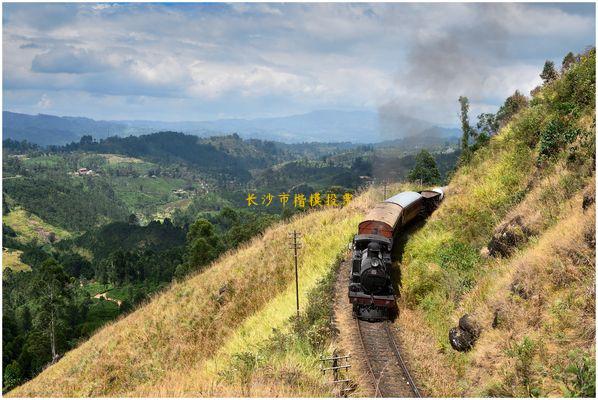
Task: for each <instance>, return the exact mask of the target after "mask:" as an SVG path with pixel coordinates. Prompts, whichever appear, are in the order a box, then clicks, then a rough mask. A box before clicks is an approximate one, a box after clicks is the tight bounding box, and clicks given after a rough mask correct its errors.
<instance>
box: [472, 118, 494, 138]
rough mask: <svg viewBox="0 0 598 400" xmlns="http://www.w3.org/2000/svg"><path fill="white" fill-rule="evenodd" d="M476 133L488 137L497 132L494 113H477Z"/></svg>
mask: <svg viewBox="0 0 598 400" xmlns="http://www.w3.org/2000/svg"><path fill="white" fill-rule="evenodd" d="M476 128H477V130H478V135H479V136H480V137H482V136H485V137H486V138H489V137H490V136H494V135H495V134H496V132H498V121H497V120H496V115H495V114H492V113H482V114H480V115H478V124H477V125H476Z"/></svg>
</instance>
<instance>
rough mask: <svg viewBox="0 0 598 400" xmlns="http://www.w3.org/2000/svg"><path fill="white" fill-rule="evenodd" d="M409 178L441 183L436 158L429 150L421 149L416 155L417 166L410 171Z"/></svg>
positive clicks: (427, 182) (428, 182)
mask: <svg viewBox="0 0 598 400" xmlns="http://www.w3.org/2000/svg"><path fill="white" fill-rule="evenodd" d="M408 179H409V180H410V181H412V182H415V181H421V183H422V184H438V183H440V172H439V171H438V167H437V166H436V160H434V157H433V156H432V154H430V153H429V152H428V151H427V150H422V151H420V152H419V153H418V154H417V156H416V157H415V166H414V167H413V169H412V170H411V171H409V175H408Z"/></svg>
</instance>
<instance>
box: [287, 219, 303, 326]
mask: <svg viewBox="0 0 598 400" xmlns="http://www.w3.org/2000/svg"><path fill="white" fill-rule="evenodd" d="M289 235H290V238H291V249H293V251H294V253H295V298H296V300H297V317H299V269H298V264H299V262H298V252H297V250H299V249H300V248H301V247H302V246H301V243H300V242H299V239H300V238H301V233H300V232H297V231H295V230H294V231H293V233H290V234H289Z"/></svg>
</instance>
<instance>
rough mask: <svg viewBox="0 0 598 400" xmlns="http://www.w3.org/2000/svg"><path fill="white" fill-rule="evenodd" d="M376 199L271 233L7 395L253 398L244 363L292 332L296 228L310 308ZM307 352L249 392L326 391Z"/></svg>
mask: <svg viewBox="0 0 598 400" xmlns="http://www.w3.org/2000/svg"><path fill="white" fill-rule="evenodd" d="M376 200H380V199H379V198H376ZM373 202H374V199H373V194H372V192H368V193H365V194H364V195H362V196H360V197H359V198H358V199H356V200H354V201H353V202H352V203H351V204H350V205H348V206H346V207H345V208H343V209H325V210H320V211H314V212H310V213H308V214H306V215H302V216H298V217H295V218H294V219H292V220H291V221H290V222H289V223H288V224H279V225H277V226H275V227H273V228H271V229H269V230H267V231H266V233H265V234H264V235H263V237H261V238H257V239H255V240H253V241H251V242H250V243H249V244H247V245H245V246H243V247H242V248H241V249H239V250H237V251H234V252H232V253H230V254H226V255H224V256H223V257H221V258H220V260H219V261H217V262H215V263H214V265H212V266H211V267H209V268H207V269H205V270H204V271H203V272H201V273H199V274H197V275H195V276H193V277H191V278H189V279H187V280H185V281H184V282H180V283H175V284H173V285H172V286H171V287H170V288H169V289H168V290H166V291H164V292H163V293H161V294H160V295H158V296H156V297H155V298H153V299H152V300H151V301H150V302H149V303H148V304H147V305H145V306H143V307H141V308H140V309H138V310H137V311H135V312H133V313H132V314H130V315H129V316H127V317H126V318H123V319H122V320H119V321H117V322H115V323H113V324H111V325H109V326H107V327H105V328H103V329H102V330H100V331H99V332H98V333H97V334H96V335H94V336H93V337H92V338H91V339H90V340H88V341H87V342H85V343H83V344H82V345H81V346H79V347H78V348H76V349H75V350H73V351H71V352H69V353H67V354H66V355H65V356H64V357H63V358H62V359H61V360H60V361H59V362H58V363H57V364H55V365H53V366H50V367H49V368H47V369H46V370H45V371H44V372H42V373H41V374H40V375H39V376H37V377H36V378H35V379H33V380H32V381H30V382H28V383H26V384H24V385H23V386H21V387H18V388H16V389H15V390H13V391H12V392H10V393H9V396H19V397H22V396H65V397H73V396H138V395H143V396H158V395H169V396H198V395H220V396H222V395H226V394H230V395H242V394H247V393H248V392H247V391H246V390H248V386H249V384H248V382H246V377H245V376H244V375H243V371H241V372H239V368H240V367H239V365H240V364H239V360H240V359H241V360H243V356H244V354H247V352H251V351H253V350H255V349H256V348H258V347H259V345H261V344H262V343H263V342H264V341H265V340H268V339H269V338H270V337H272V335H274V334H276V333H277V332H281V331H282V332H284V331H285V330H288V329H289V321H290V318H291V317H292V316H293V315H294V312H295V304H294V303H295V302H294V271H293V267H292V266H293V263H292V258H291V254H292V253H291V251H290V250H289V249H288V242H287V241H288V238H287V233H288V232H290V231H292V230H294V229H296V230H298V231H300V232H302V233H303V234H304V238H303V242H304V248H303V249H302V251H301V262H300V270H299V276H300V282H299V290H300V303H301V305H302V309H304V308H305V304H306V301H307V297H308V293H310V292H312V291H313V290H314V288H315V287H316V286H317V285H318V282H319V280H320V279H321V278H322V277H323V276H325V275H326V274H327V273H330V271H332V270H333V269H334V266H335V265H337V263H338V257H339V255H340V254H341V253H344V252H345V251H346V246H347V243H348V242H349V241H350V239H351V236H352V234H353V233H354V230H355V226H356V224H357V222H358V221H359V219H360V217H361V216H362V213H363V211H364V210H365V209H367V208H368V207H370V206H371V205H372V204H373ZM306 351H307V350H306V349H301V348H299V349H297V350H296V351H292V350H289V351H284V352H283V353H282V354H283V356H282V358H281V360H280V361H279V362H280V364H278V366H277V365H268V369H267V370H266V372H265V373H264V375H263V376H262V378H263V379H269V380H270V383H265V382H255V383H254V384H252V385H251V390H252V392H251V393H252V394H253V395H259V394H260V393H261V394H262V395H266V394H268V393H269V390H270V389H271V387H272V385H279V387H277V389H276V393H284V392H285V391H286V392H287V393H289V395H293V394H294V395H307V396H309V395H312V396H313V395H326V394H329V392H328V390H329V388H326V387H325V385H323V383H322V382H323V381H322V379H323V378H322V377H321V374H320V373H319V371H318V369H317V368H316V367H315V366H309V363H310V361H309V360H315V359H316V357H311V358H308V359H307V361H305V360H306V358H305V357H304V356H303V354H304V353H305V352H306ZM249 354H251V353H249ZM293 358H294V359H293ZM250 361H251V360H250ZM252 362H253V361H251V363H252ZM302 363H307V366H306V365H303V364H302ZM241 365H245V364H241ZM302 365H303V367H302ZM276 371H280V372H279V373H280V375H281V376H283V375H285V374H288V376H287V378H286V379H287V381H289V380H292V381H293V382H294V384H284V382H281V381H280V378H279V376H278V375H279V373H278V372H276ZM231 376H233V378H230V377H231ZM239 376H240V377H239ZM268 376H269V378H268ZM262 378H260V379H262ZM289 391H291V392H289Z"/></svg>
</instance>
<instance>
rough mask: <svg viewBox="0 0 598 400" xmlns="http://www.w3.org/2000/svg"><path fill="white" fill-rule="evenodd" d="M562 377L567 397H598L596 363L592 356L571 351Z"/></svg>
mask: <svg viewBox="0 0 598 400" xmlns="http://www.w3.org/2000/svg"><path fill="white" fill-rule="evenodd" d="M568 358H569V365H567V367H566V368H565V370H564V374H563V375H564V376H563V378H562V380H563V382H564V383H565V386H566V388H567V389H566V390H565V396H567V397H587V398H594V397H596V363H595V362H594V359H593V358H592V357H591V356H588V355H586V354H580V353H579V352H571V353H569V355H568Z"/></svg>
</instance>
